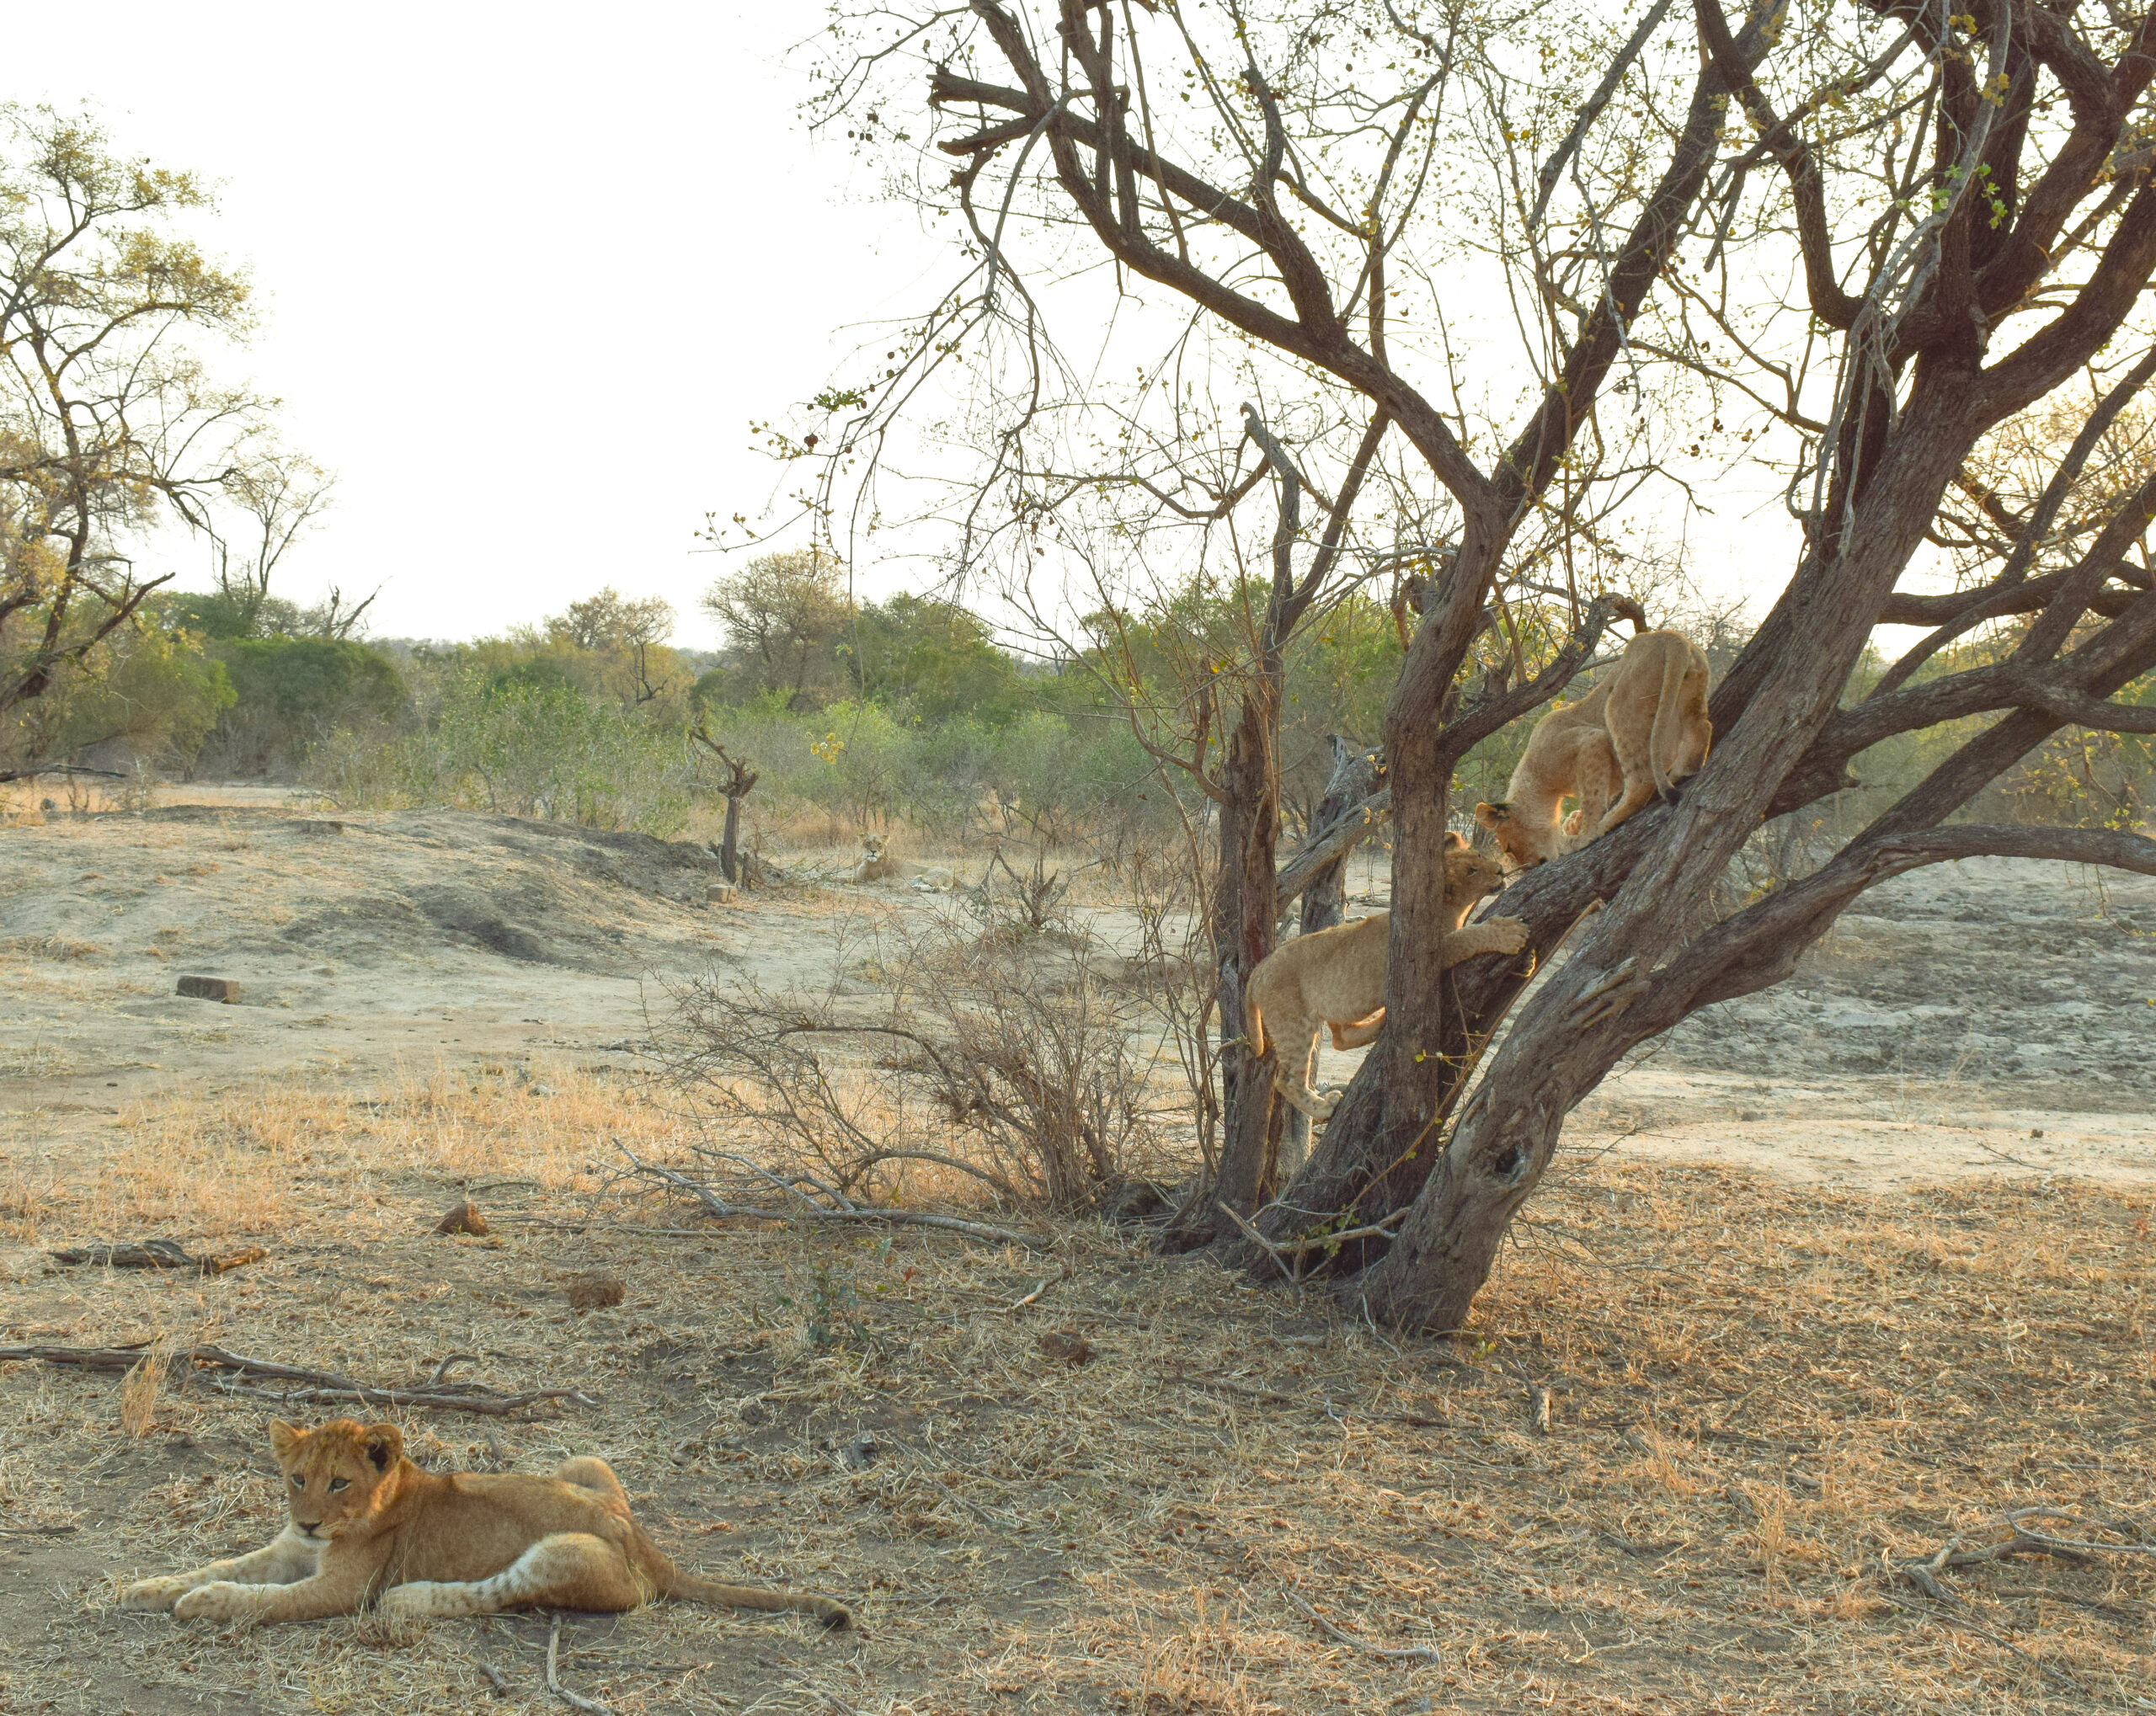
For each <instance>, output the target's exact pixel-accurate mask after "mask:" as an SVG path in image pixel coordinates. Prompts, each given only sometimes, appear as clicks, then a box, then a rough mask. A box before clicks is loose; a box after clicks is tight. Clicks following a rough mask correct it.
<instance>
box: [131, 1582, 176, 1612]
mask: <svg viewBox="0 0 2156 1716" xmlns="http://www.w3.org/2000/svg"><path fill="white" fill-rule="evenodd" d="M186 1591H187V1581H186V1580H184V1579H141V1580H136V1582H135V1583H134V1584H132V1585H129V1586H128V1587H127V1589H126V1590H125V1591H122V1592H120V1607H122V1608H123V1609H148V1610H151V1611H152V1612H162V1611H163V1610H166V1609H169V1608H170V1607H172V1606H173V1604H174V1603H176V1602H178V1601H179V1599H180V1598H181V1597H182V1596H184V1595H185V1594H186Z"/></svg>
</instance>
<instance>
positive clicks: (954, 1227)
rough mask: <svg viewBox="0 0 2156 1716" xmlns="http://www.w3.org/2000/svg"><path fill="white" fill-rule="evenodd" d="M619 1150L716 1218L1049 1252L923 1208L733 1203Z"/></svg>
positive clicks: (1002, 1231)
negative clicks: (876, 1229) (889, 1230)
mask: <svg viewBox="0 0 2156 1716" xmlns="http://www.w3.org/2000/svg"><path fill="white" fill-rule="evenodd" d="M614 1148H616V1149H617V1150H619V1151H620V1152H621V1153H622V1154H623V1155H624V1156H627V1158H628V1159H629V1162H630V1164H631V1166H632V1169H633V1170H634V1171H635V1172H636V1173H638V1174H640V1175H644V1176H645V1177H646V1178H648V1179H653V1180H659V1181H661V1182H662V1183H664V1184H665V1185H668V1186H673V1187H675V1189H676V1190H678V1191H686V1192H687V1193H688V1194H689V1195H690V1196H691V1197H693V1198H695V1199H696V1201H697V1202H699V1203H701V1204H702V1206H703V1207H704V1211H705V1213H706V1214H707V1215H709V1216H710V1217H711V1218H712V1219H713V1220H715V1221H737V1220H738V1221H750V1222H888V1223H891V1224H892V1225H893V1226H895V1227H910V1228H937V1229H938V1230H940V1231H942V1232H944V1233H951V1234H964V1235H965V1236H966V1237H967V1238H968V1239H985V1240H988V1241H989V1242H990V1243H991V1244H998V1245H1023V1246H1025V1247H1026V1248H1027V1250H1033V1251H1046V1250H1050V1249H1051V1245H1050V1242H1049V1241H1048V1240H1045V1239H1033V1238H1031V1237H1030V1236H1028V1235H1027V1234H1020V1233H1015V1232H1013V1231H1012V1230H1011V1229H1010V1228H991V1227H990V1226H989V1225H988V1224H987V1223H985V1222H968V1221H962V1220H960V1219H959V1218H958V1217H956V1216H934V1215H930V1214H928V1213H926V1212H925V1211H921V1210H894V1209H863V1208H860V1207H848V1208H845V1209H830V1208H827V1207H825V1206H823V1205H821V1204H817V1203H812V1202H809V1201H808V1200H806V1199H803V1207H800V1208H797V1209H760V1208H757V1207H754V1206H751V1205H749V1204H739V1203H728V1202H727V1201H726V1200H725V1199H724V1198H723V1197H721V1196H718V1193H716V1192H715V1191H712V1189H711V1188H710V1187H709V1186H706V1185H703V1184H702V1182H701V1181H698V1180H691V1178H690V1177H689V1176H688V1175H686V1174H683V1173H680V1172H678V1171H677V1170H674V1169H672V1168H669V1167H666V1166H665V1165H664V1164H661V1163H658V1162H647V1161H645V1160H643V1158H641V1157H640V1156H638V1155H637V1154H636V1153H635V1152H634V1151H632V1150H631V1149H630V1148H629V1147H628V1146H627V1144H624V1143H622V1142H621V1140H620V1139H618V1138H616V1140H615V1141H614Z"/></svg>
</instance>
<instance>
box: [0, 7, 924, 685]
mask: <svg viewBox="0 0 2156 1716" xmlns="http://www.w3.org/2000/svg"><path fill="white" fill-rule="evenodd" d="M85 16H86V14H84V13H82V12H80V11H78V10H76V9H73V8H67V7H46V8H35V9H33V10H31V11H29V12H26V13H22V14H20V15H19V16H18V18H17V19H16V21H15V24H13V27H12V28H11V30H10V35H9V45H10V49H11V53H10V58H11V60H12V61H13V67H12V69H10V70H9V71H8V72H5V73H0V93H4V95H5V96H6V97H7V98H8V99H12V100H14V101H19V102H39V101H49V102H51V103H53V104H56V105H59V106H61V107H63V108H68V109H77V108H80V107H81V106H83V104H88V105H90V106H91V107H92V108H93V109H94V110H95V111H96V112H97V113H98V114H99V115H100V116H101V117H102V118H103V120H104V122H105V123H106V124H107V125H109V129H110V131H111V133H112V137H113V141H114V144H115V147H117V148H118V149H119V150H120V152H123V153H125V154H131V155H143V156H147V157H151V158H152V159H153V160H155V161H156V162H157V163H160V164H163V165H168V166H173V167H185V168H193V169H195V170H196V171H197V172H199V173H202V174H204V175H205V177H207V178H209V179H211V180H213V181H216V182H219V183H220V184H221V190H220V193H219V195H220V200H221V214H220V216H219V218H218V219H217V220H216V222H215V224H214V225H213V226H210V227H208V228H206V229H205V237H206V238H207V239H208V240H209V242H210V244H211V247H212V248H214V249H215V250H216V251H217V252H218V253H221V255H222V256H223V257H225V258H227V259H230V260H232V261H235V262H239V263H243V264H246V265H247V266H248V268H249V269H251V270H252V272H253V278H254V280H255V283H256V285H257V288H258V290H259V294H260V298H261V302H262V306H263V308H264V312H266V314H265V326H264V329H263V332H262V333H261V334H260V336H259V338H257V339H256V340H255V341H254V342H253V344H251V345H250V346H249V347H248V349H247V350H246V351H245V353H244V354H243V367H244V369H245V370H246V371H247V372H248V374H249V375H250V376H251V378H252V380H253V381H254V382H255V384H256V385H257V386H259V387H261V388H263V389H264V390H265V391H267V392H273V393H275V394H276V395H278V396H280V397H282V399H283V400H284V401H285V406H286V415H285V418H284V422H285V424H286V433H287V437H288V439H289V440H291V443H292V444H293V445H296V446H297V447H299V448H300V449H302V450H304V451H306V452H307V453H308V454H309V455H311V456H312V457H314V458H315V459H316V460H317V461H319V462H320V463H321V464H323V465H324V466H327V467H328V468H329V469H330V470H332V471H334V472H336V473H337V476H338V478H339V492H338V504H337V507H336V509H335V511H334V513H333V514H331V515H330V517H329V519H328V522H327V524H326V525H325V526H324V528H323V530H320V531H319V532H318V534H317V535H316V536H314V537H313V538H312V539H311V540H310V541H307V542H306V543H305V544H303V545H302V546H301V547H299V548H297V549H296V550H295V551H294V553H293V556H292V557H291V560H290V561H289V562H287V565H288V567H289V571H288V572H287V573H286V574H285V576H284V583H283V587H282V593H283V594H286V595H290V596H293V597H295V598H296V599H298V600H302V601H303V602H304V601H307V600H313V599H314V598H316V597H317V596H318V595H319V594H320V593H321V592H322V590H323V589H324V588H325V587H326V586H327V585H328V584H330V583H332V582H334V583H336V584H340V585H342V586H343V587H344V589H345V591H346V592H347V593H348V594H350V593H353V592H355V591H365V590H368V589H373V588H374V587H375V586H376V584H381V585H382V586H383V589H382V597H381V600H379V602H377V604H376V607H375V610H374V612H373V614H372V615H371V616H370V618H371V621H372V622H373V630H374V631H375V632H376V634H377V635H389V636H403V637H414V636H417V637H469V636H472V635H474V634H477V633H481V632H490V631H496V630H499V629H500V628H502V627H503V626H508V625H511V624H514V623H515V622H517V621H529V620H533V619H536V618H537V617H538V616H541V615H543V614H547V613H550V612H558V611H559V610H561V608H562V607H563V605H564V604H565V603H567V602H568V601H569V600H572V599H574V597H577V596H579V595H583V594H589V593H590V591H591V590H593V589H595V588H597V587H598V586H599V585H600V584H607V583H611V584H615V585H616V586H617V587H619V588H620V589H623V590H624V591H626V592H628V593H629V594H639V595H641V594H652V593H656V594H662V595H664V596H665V597H667V598H668V599H669V600H671V601H672V602H673V603H674V604H675V607H676V609H677V610H679V611H680V615H681V618H682V630H681V632H680V634H679V636H680V641H681V642H687V643H691V644H702V643H707V642H714V641H715V634H714V632H713V629H712V626H711V625H710V622H708V621H707V620H706V619H705V618H704V617H703V616H702V615H701V614H699V613H697V611H696V595H697V594H698V593H699V592H700V591H701V590H702V588H703V587H704V585H705V584H707V583H708V582H709V580H710V578H711V577H712V574H713V573H715V572H716V571H717V570H718V568H719V566H720V565H721V564H722V562H719V561H718V560H717V559H715V558H714V557H711V556H708V555H698V554H696V553H694V552H692V551H693V550H695V549H696V547H697V546H699V545H698V544H697V542H696V531H697V530H698V528H699V527H700V526H701V525H702V521H703V515H704V514H705V513H706V512H707V511H716V512H718V513H719V514H722V515H728V514H733V513H735V512H744V513H748V514H750V515H751V516H752V517H753V516H755V514H758V513H759V512H760V511H761V509H763V507H764V506H765V504H766V501H767V500H768V499H769V498H771V493H772V492H773V489H774V487H775V485H776V482H777V481H778V477H779V472H778V467H776V466H773V465H772V464H771V463H770V462H769V461H766V460H764V459H762V458H760V457H759V456H756V455H755V453H754V452H753V451H751V450H750V435H749V433H748V425H749V423H750V419H751V418H765V417H770V416H777V415H781V414H782V413H784V410H785V408H786V407H787V405H788V404H789V403H790V402H795V401H799V400H803V399H805V398H807V397H809V396H810V395H811V394H813V393H814V392H816V391H817V390H818V389H819V387H821V386H823V385H824V383H825V381H826V380H827V379H828V377H829V375H830V371H831V370H833V368H834V367H835V364H836V363H837V361H838V360H840V359H841V357H842V355H843V354H844V353H845V352H846V351H847V350H849V349H851V347H852V345H853V344H855V337H854V336H852V335H850V334H848V333H845V332H844V331H843V329H844V328H846V326H847V325H848V324H853V323H858V322H861V321H862V320H863V319H865V318H874V317H878V316H879V315H883V314H887V313H891V312H894V311H896V310H899V309H902V308H915V309H917V308H918V307H919V305H920V303H921V290H920V289H921V285H922V284H923V276H924V274H928V273H931V272H936V273H940V269H939V268H938V264H939V263H940V262H941V261H942V258H941V257H940V256H939V254H938V253H937V248H935V246H934V244H933V243H932V242H931V241H930V240H928V239H926V238H925V237H923V236H922V235H921V230H920V227H919V225H918V223H917V221H915V217H914V216H913V215H912V213H911V212H910V211H908V210H905V209H903V208H900V207H898V206H896V205H889V204H884V203H880V202H878V201H876V200H874V199H873V191H874V188H875V184H874V180H873V177H871V176H869V173H866V172H862V171H861V170H860V169H858V168H857V164H856V163H855V162H854V161H853V160H852V158H851V157H850V156H849V155H848V153H847V152H846V146H845V144H844V141H843V140H841V142H840V144H839V145H838V147H835V148H834V147H830V146H828V145H824V144H814V145H812V144H811V143H810V141H809V138H808V136H807V134H806V132H805V131H804V130H803V126H802V125H801V122H800V120H799V119H798V116H797V115H796V111H795V108H796V104H797V103H798V100H799V99H800V98H801V96H802V95H803V93H805V92H806V90H807V88H808V87H809V86H808V80H807V77H806V75H805V71H804V70H803V67H800V66H799V65H798V64H797V65H793V66H791V67H789V66H788V65H787V64H785V63H783V61H784V57H785V56H786V55H787V51H789V50H790V49H792V47H793V46H794V45H795V44H796V43H797V42H798V41H799V40H800V39H801V38H802V37H803V35H807V34H808V33H809V32H811V31H813V30H814V29H815V28H816V26H817V25H818V24H819V23H820V22H821V21H822V17H823V13H822V8H820V7H814V6H789V5H769V4H766V5H762V6H744V5H737V4H730V3H717V4H710V3H707V4H699V5H694V6H690V5H680V6H669V5H651V4H643V5H638V4H631V5H621V4H616V5H614V6H611V7H607V8H600V9H597V10H595V9H593V8H590V7H582V6H579V7H576V8H569V7H565V6H557V5H550V4H536V5H526V6H521V7H516V8H510V7H506V6H501V7H477V6H470V5H456V4H451V5H446V6H445V5H435V6H424V7H419V6H409V5H403V4H395V3H391V4H375V5H371V6H367V7H361V8H350V7H334V8H332V7H313V6H300V5H294V4H291V3H290V0H286V3H285V4H282V5H260V4H252V3H240V4H232V3H227V4H223V5H219V6H216V7H211V8H207V9H206V10H205V9H203V8H190V7H173V6H170V5H158V6H144V5H137V4H132V3H123V4H115V5H107V6H104V7H100V8H97V10H96V12H95V13H94V18H95V25H94V29H95V36H96V40H95V45H94V47H93V48H92V49H91V50H90V51H87V52H86V51H85V44H84V39H83V29H84V19H85ZM47 68H50V69H47ZM796 534H797V536H799V537H800V540H801V541H805V540H806V537H805V534H803V533H799V532H797V533H796ZM168 547H169V549H170V552H171V554H172V557H173V559H172V561H171V562H168V563H170V564H173V565H174V566H175V567H176V569H178V570H179V573H180V574H181V575H180V578H179V580H178V583H179V584H180V585H181V586H182V587H188V586H190V585H192V586H195V587H200V585H201V584H203V582H204V581H205V573H204V572H203V570H202V569H203V568H205V567H206V564H207V562H206V559H197V558H196V557H195V555H196V552H197V551H195V550H194V549H192V548H191V547H190V546H189V545H188V543H187V542H186V541H185V540H184V539H179V540H175V541H173V542H172V543H170V544H169V545H168ZM863 570H864V574H865V576H864V585H865V587H866V588H867V589H869V590H871V591H878V590H879V589H880V588H881V587H882V586H883V585H884V584H889V583H892V582H893V581H894V578H892V577H885V578H878V577H877V576H876V574H875V573H874V571H873V568H864V569H863Z"/></svg>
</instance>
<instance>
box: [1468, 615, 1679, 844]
mask: <svg viewBox="0 0 2156 1716" xmlns="http://www.w3.org/2000/svg"><path fill="white" fill-rule="evenodd" d="M1713 739H1714V724H1713V723H1712V722H1710V721H1709V720H1708V718H1707V658H1706V657H1705V655H1703V654H1701V653H1700V649H1699V646H1698V645H1696V644H1694V642H1692V641H1691V640H1690V639H1689V638H1688V637H1685V636H1684V634H1683V633H1682V632H1641V634H1640V635H1639V636H1638V637H1635V638H1634V639H1633V640H1632V641H1631V642H1630V643H1628V644H1626V645H1625V653H1624V654H1623V655H1622V656H1620V658H1618V660H1617V663H1616V665H1615V666H1614V667H1613V668H1612V669H1610V670H1609V674H1607V675H1606V676H1605V677H1604V679H1603V682H1602V683H1601V684H1600V685H1597V686H1596V687H1595V688H1594V690H1592V691H1590V692H1588V694H1587V695H1586V696H1584V697H1582V698H1581V699H1580V701H1578V702H1577V703H1567V704H1565V705H1563V706H1560V707H1558V708H1556V709H1553V710H1551V711H1550V713H1549V714H1547V715H1545V716H1544V717H1542V719H1541V720H1540V722H1536V723H1535V727H1534V733H1532V734H1530V735H1529V738H1528V741H1527V749H1526V750H1525V751H1524V753H1522V754H1521V756H1520V759H1519V766H1518V768H1516V769H1514V770H1513V778H1512V783H1511V785H1510V786H1508V787H1507V788H1506V789H1505V798H1504V802H1502V803H1501V804H1478V805H1476V807H1475V819H1476V821H1477V822H1479V823H1481V824H1482V826H1483V827H1484V828H1486V829H1488V830H1489V831H1490V833H1491V834H1492V836H1494V837H1495V839H1496V840H1497V845H1498V847H1499V849H1500V850H1502V852H1503V853H1504V855H1505V863H1506V865H1507V866H1508V868H1510V869H1513V870H1523V869H1526V868H1529V866H1534V865H1536V864H1540V863H1544V862H1545V861H1548V860H1550V859H1551V858H1555V857H1556V856H1558V855H1560V854H1561V853H1564V852H1568V851H1572V850H1574V849H1575V848H1577V847H1578V846H1582V845H1586V844H1587V843H1588V841H1590V840H1593V839H1599V838H1600V837H1601V836H1603V835H1604V834H1608V833H1609V831H1610V830H1611V829H1614V828H1615V827H1616V826H1617V825H1618V824H1619V823H1621V822H1623V821H1624V820H1625V818H1627V817H1630V816H1631V815H1632V814H1634V813H1636V812H1637V811H1639V810H1641V809H1642V808H1644V807H1646V804H1647V803H1648V802H1649V801H1650V800H1652V799H1653V798H1655V797H1657V796H1659V797H1662V798H1663V799H1665V800H1674V799H1675V797H1676V796H1677V791H1676V784H1677V782H1678V781H1682V780H1684V779H1685V778H1686V777H1687V776H1689V775H1696V774H1697V773H1698V772H1699V771H1700V766H1701V765H1703V764H1704V763H1705V761H1706V759H1707V749H1708V747H1709V746H1710V744H1711V743H1713ZM1567 798H1577V800H1578V801H1579V802H1578V805H1577V807H1576V808H1575V809H1574V810H1573V811H1572V814H1571V815H1570V816H1566V814H1565V801H1566V799H1567Z"/></svg>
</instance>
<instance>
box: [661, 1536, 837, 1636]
mask: <svg viewBox="0 0 2156 1716" xmlns="http://www.w3.org/2000/svg"><path fill="white" fill-rule="evenodd" d="M653 1561H654V1564H653V1565H652V1566H651V1567H650V1568H649V1569H648V1572H649V1573H650V1575H651V1579H652V1583H653V1584H654V1585H655V1586H656V1587H657V1588H658V1591H659V1596H671V1597H682V1598H686V1600H687V1601H690V1602H692V1603H710V1604H712V1606H713V1607H718V1608H729V1609H762V1610H764V1611H766V1612H768V1613H771V1614H778V1613H782V1612H785V1611H787V1610H789V1609H790V1610H792V1612H794V1613H796V1614H802V1615H814V1617H816V1618H817V1619H818V1620H819V1621H821V1622H822V1623H824V1624H825V1626H826V1627H828V1628H830V1629H831V1631H833V1632H834V1633H843V1632H845V1631H846V1630H847V1629H848V1628H851V1626H852V1625H853V1611H852V1610H851V1609H849V1608H848V1607H846V1605H845V1604H844V1603H842V1602H841V1601H838V1600H837V1599H836V1598H835V1597H828V1596H819V1594H818V1593H816V1592H815V1591H773V1590H771V1589H770V1588H769V1587H768V1586H765V1585H723V1584H721V1583H720V1582H719V1581H718V1580H716V1579H702V1578H699V1577H698V1576H697V1575H695V1574H693V1573H684V1572H683V1571H682V1570H681V1569H680V1568H678V1567H676V1566H675V1564H673V1563H672V1562H671V1561H670V1560H668V1559H666V1558H665V1557H664V1555H659V1554H654V1557H653Z"/></svg>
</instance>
